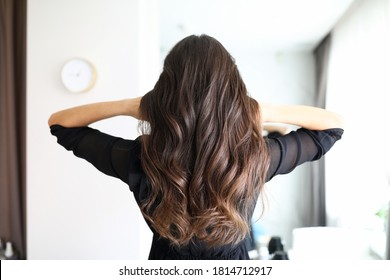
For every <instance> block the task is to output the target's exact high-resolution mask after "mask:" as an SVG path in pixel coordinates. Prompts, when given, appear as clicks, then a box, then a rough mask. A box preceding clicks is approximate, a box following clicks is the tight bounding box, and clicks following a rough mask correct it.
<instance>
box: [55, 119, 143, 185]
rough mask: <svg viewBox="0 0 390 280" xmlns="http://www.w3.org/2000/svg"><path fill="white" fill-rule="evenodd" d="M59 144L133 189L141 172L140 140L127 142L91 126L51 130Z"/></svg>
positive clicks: (60, 127) (59, 127) (58, 126)
mask: <svg viewBox="0 0 390 280" xmlns="http://www.w3.org/2000/svg"><path fill="white" fill-rule="evenodd" d="M50 130H51V133H52V134H53V135H54V136H56V137H57V142H58V143H59V144H60V145H62V146H63V147H64V148H65V149H67V150H68V151H73V153H74V154H75V155H76V156H77V157H80V158H83V159H85V160H87V161H88V162H90V163H91V164H92V165H94V166H95V167H96V168H97V169H98V170H100V171H101V172H103V173H105V174H107V175H110V176H113V177H116V178H119V179H120V180H122V181H123V182H125V183H126V184H129V185H130V188H131V187H132V184H133V183H134V184H135V183H136V182H132V181H134V180H135V179H136V178H139V177H140V176H139V174H140V173H141V163H140V158H139V154H140V143H139V139H138V138H137V139H136V140H125V139H122V138H119V137H114V136H111V135H108V134H105V133H102V132H100V131H99V130H96V129H93V128H90V127H75V128H65V127H63V126H60V125H53V126H51V127H50Z"/></svg>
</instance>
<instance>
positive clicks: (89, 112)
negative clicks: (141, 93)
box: [48, 97, 142, 127]
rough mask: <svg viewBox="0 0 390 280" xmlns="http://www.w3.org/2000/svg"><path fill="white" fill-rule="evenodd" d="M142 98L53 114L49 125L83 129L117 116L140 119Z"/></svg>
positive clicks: (95, 104)
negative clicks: (82, 127)
mask: <svg viewBox="0 0 390 280" xmlns="http://www.w3.org/2000/svg"><path fill="white" fill-rule="evenodd" d="M141 98H142V97H137V98H131V99H123V100H118V101H108V102H99V103H92V104H87V105H82V106H77V107H73V108H69V109H65V110H62V111H59V112H56V113H54V114H52V115H51V116H50V118H49V121H48V124H49V126H52V125H55V124H58V125H61V126H64V127H81V126H88V125H90V124H91V123H94V122H97V121H100V120H104V119H108V118H111V117H115V116H131V117H134V118H136V119H139V118H140V115H139V105H140V102H141Z"/></svg>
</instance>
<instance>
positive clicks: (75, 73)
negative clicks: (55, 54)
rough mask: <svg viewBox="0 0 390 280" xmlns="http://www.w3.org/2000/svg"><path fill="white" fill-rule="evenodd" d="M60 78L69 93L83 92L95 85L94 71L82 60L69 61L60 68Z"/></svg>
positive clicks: (90, 65)
mask: <svg viewBox="0 0 390 280" xmlns="http://www.w3.org/2000/svg"><path fill="white" fill-rule="evenodd" d="M61 78H62V82H63V84H64V86H65V87H66V88H67V89H68V90H69V91H71V92H85V91H88V90H90V89H91V88H92V87H93V85H94V84H95V79H96V71H95V68H94V67H93V65H92V64H91V63H89V62H88V61H86V60H84V59H79V58H77V59H71V60H69V61H68V62H67V63H65V65H64V67H63V68H62V72H61Z"/></svg>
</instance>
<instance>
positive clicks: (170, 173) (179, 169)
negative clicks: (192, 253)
mask: <svg viewBox="0 0 390 280" xmlns="http://www.w3.org/2000/svg"><path fill="white" fill-rule="evenodd" d="M140 113H141V118H142V119H143V120H146V121H142V122H141V123H140V125H141V129H142V132H143V134H144V135H143V137H142V154H141V163H142V168H143V170H144V172H145V173H146V175H147V177H148V179H149V183H150V196H149V197H148V199H147V200H146V201H144V202H143V204H142V205H141V210H142V212H143V214H144V216H145V217H146V218H147V219H148V220H149V221H150V222H151V223H152V225H153V227H154V229H155V230H156V231H157V232H158V233H159V234H160V235H161V236H163V237H165V238H168V239H169V240H170V241H171V242H172V243H173V244H175V245H178V246H180V245H186V244H188V242H189V241H190V240H192V239H194V238H196V239H198V240H200V241H203V242H204V243H205V244H207V245H208V246H221V245H225V244H236V243H238V242H240V241H241V240H243V239H244V238H245V236H246V234H247V233H248V231H249V222H250V219H251V215H252V213H253V209H254V206H255V204H256V201H257V198H258V195H259V193H260V191H261V189H262V187H263V185H264V183H265V176H266V172H267V169H268V165H269V156H268V151H267V147H266V144H265V142H264V139H263V137H262V133H261V132H262V129H261V114H260V108H259V105H258V103H257V102H256V101H255V100H254V99H252V98H250V97H249V96H248V94H247V90H246V87H245V84H244V82H243V80H242V79H241V76H240V74H239V71H238V69H237V66H236V64H235V62H234V59H233V58H232V57H231V56H230V54H229V53H228V52H227V51H226V49H225V48H224V47H223V46H222V44H220V43H219V42H218V41H217V40H215V39H214V38H212V37H209V36H207V35H201V36H195V35H192V36H189V37H186V38H184V39H183V40H181V41H180V42H179V43H177V44H176V45H175V46H174V47H173V49H172V50H171V51H170V52H169V54H168V55H167V57H166V59H165V61H164V67H163V72H162V73H161V75H160V77H159V80H158V81H157V83H156V85H155V87H154V89H153V90H152V91H150V92H149V93H147V94H146V95H145V96H144V97H143V98H142V100H141V105H140Z"/></svg>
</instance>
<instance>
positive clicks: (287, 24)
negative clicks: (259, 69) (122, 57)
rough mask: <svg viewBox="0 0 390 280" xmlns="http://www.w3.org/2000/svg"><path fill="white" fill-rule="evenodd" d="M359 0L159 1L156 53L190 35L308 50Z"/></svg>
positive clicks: (229, 43) (231, 45)
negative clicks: (159, 49) (158, 28)
mask: <svg viewBox="0 0 390 280" xmlns="http://www.w3.org/2000/svg"><path fill="white" fill-rule="evenodd" d="M357 1H359V0H160V9H161V14H160V23H161V25H160V31H161V38H160V40H161V46H162V52H165V51H167V50H169V49H170V48H171V47H172V46H173V45H174V44H175V43H176V42H178V41H179V40H180V39H182V38H183V37H185V36H188V35H190V34H203V33H204V34H208V35H210V36H213V37H215V38H216V39H218V40H219V41H220V42H221V43H222V44H223V45H225V47H227V48H228V49H235V50H238V49H239V50H245V49H252V50H253V49H258V50H259V51H261V50H278V51H281V50H283V51H289V50H291V51H296V50H304V51H309V50H313V49H314V48H315V46H316V45H317V44H318V43H319V42H320V41H321V40H322V38H324V36H325V35H326V34H328V33H329V31H330V30H331V29H332V27H333V26H334V25H335V24H336V23H337V21H338V20H339V19H340V18H341V17H342V15H343V14H345V12H346V11H347V10H348V8H350V6H351V4H353V2H357Z"/></svg>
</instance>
